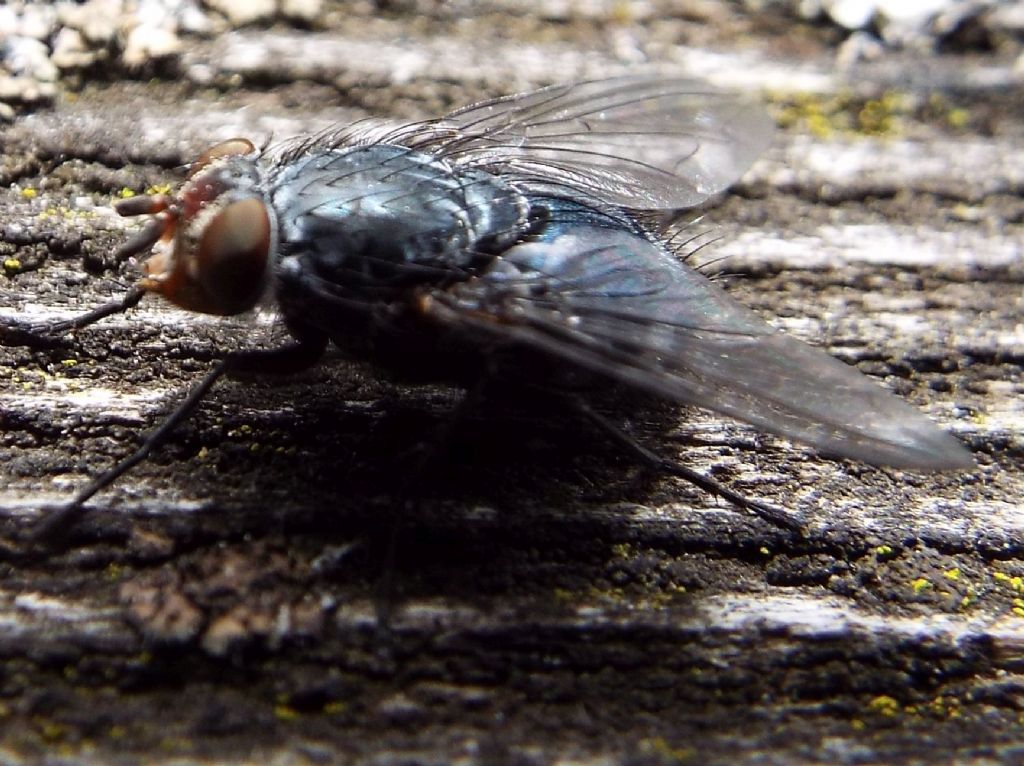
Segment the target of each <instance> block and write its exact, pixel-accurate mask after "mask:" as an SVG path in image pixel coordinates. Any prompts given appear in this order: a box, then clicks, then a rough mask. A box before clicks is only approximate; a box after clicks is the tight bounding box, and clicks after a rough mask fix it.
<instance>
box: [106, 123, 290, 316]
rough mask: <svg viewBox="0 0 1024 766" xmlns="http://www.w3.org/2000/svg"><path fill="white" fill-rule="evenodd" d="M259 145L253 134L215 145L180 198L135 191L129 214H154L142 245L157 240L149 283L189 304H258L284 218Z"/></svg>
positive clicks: (222, 310)
mask: <svg viewBox="0 0 1024 766" xmlns="http://www.w3.org/2000/svg"><path fill="white" fill-rule="evenodd" d="M258 160H259V151H258V150H257V149H256V148H255V147H254V146H253V144H252V143H250V142H249V141H247V140H245V139H232V140H230V141H225V142H224V143H222V144H218V145H217V146H215V147H213V148H212V149H210V150H209V151H208V152H206V153H205V154H204V155H203V156H202V157H200V159H199V160H198V161H197V162H196V163H194V164H193V166H192V169H191V172H190V174H189V178H188V180H187V181H186V182H185V184H184V185H183V186H182V188H181V189H180V190H179V192H178V193H177V194H176V195H175V196H174V197H173V198H168V197H163V196H157V197H141V198H131V199H129V200H125V201H124V202H123V203H119V205H118V211H119V212H121V213H122V214H124V215H137V214H142V213H150V214H153V216H154V218H153V220H152V221H151V223H150V225H149V227H148V228H147V229H146V230H144V231H143V236H142V237H141V238H140V240H139V242H138V243H137V244H138V246H137V247H136V248H135V250H136V252H141V250H142V249H143V248H144V247H148V246H152V247H153V252H152V255H151V256H150V257H149V258H148V259H147V260H146V262H145V264H144V269H145V273H146V276H145V277H144V278H143V280H142V281H141V285H142V286H143V287H144V288H146V289H147V290H151V291H153V292H157V293H160V294H161V295H163V296H164V297H165V298H167V299H168V300H169V301H171V302H172V303H174V304H176V305H178V306H180V307H181V308H184V309H187V310H189V311H197V312H201V313H205V314H217V315H222V316H227V315H232V314H240V313H242V312H244V311H248V310H249V309H252V308H254V307H255V306H256V305H257V303H259V302H260V299H261V297H262V296H263V295H264V294H265V292H266V291H267V289H268V285H269V281H270V275H271V270H270V260H271V258H272V256H273V250H274V243H275V241H276V225H277V224H276V219H275V216H274V215H273V212H272V210H271V209H270V208H269V206H268V205H267V203H266V201H265V199H264V195H263V192H262V184H261V172H260V166H259V162H258Z"/></svg>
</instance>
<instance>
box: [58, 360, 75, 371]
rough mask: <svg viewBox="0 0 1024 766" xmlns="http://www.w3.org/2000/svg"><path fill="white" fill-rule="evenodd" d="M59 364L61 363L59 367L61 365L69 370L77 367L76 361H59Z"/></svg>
mask: <svg viewBox="0 0 1024 766" xmlns="http://www.w3.org/2000/svg"><path fill="white" fill-rule="evenodd" d="M60 363H61V365H63V366H64V367H67V368H68V369H71V368H72V367H77V366H78V360H77V359H61V360H60Z"/></svg>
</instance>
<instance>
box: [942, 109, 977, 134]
mask: <svg viewBox="0 0 1024 766" xmlns="http://www.w3.org/2000/svg"><path fill="white" fill-rule="evenodd" d="M970 119H971V113H970V112H968V111H967V110H966V109H960V108H957V109H950V110H949V112H948V113H947V114H946V122H947V123H948V124H949V127H951V128H957V129H959V128H965V127H967V123H968V122H969V121H970Z"/></svg>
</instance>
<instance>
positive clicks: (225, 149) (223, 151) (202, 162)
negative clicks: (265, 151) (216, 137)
mask: <svg viewBox="0 0 1024 766" xmlns="http://www.w3.org/2000/svg"><path fill="white" fill-rule="evenodd" d="M255 151H256V147H255V146H254V145H253V143H252V141H250V140H249V139H248V138H229V139H228V140H227V141H221V142H220V143H219V144H214V145H213V146H211V147H210V148H209V149H207V150H206V151H205V152H203V153H202V154H201V155H199V159H197V160H196V161H195V162H193V163H192V165H191V167H190V168H189V171H188V177H189V178H192V176H194V175H195V174H196V173H198V172H199V171H200V170H202V169H203V168H205V167H206V166H207V165H209V164H210V163H211V162H213V161H214V160H216V159H220V158H221V157H233V156H235V155H240V154H252V153H253V152H255Z"/></svg>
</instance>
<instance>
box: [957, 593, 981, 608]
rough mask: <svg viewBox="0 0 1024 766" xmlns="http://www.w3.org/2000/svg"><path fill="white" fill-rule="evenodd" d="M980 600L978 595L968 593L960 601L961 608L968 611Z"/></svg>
mask: <svg viewBox="0 0 1024 766" xmlns="http://www.w3.org/2000/svg"><path fill="white" fill-rule="evenodd" d="M977 600H978V596H977V594H974V593H968V594H967V595H965V596H964V597H963V598H962V599H960V608H961V609H967V608H968V607H971V606H973V605H974V602H975V601H977Z"/></svg>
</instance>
